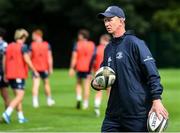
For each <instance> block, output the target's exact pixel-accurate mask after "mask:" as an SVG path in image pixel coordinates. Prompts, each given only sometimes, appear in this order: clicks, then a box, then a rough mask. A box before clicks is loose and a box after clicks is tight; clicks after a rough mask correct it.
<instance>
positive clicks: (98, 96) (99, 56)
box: [93, 34, 111, 117]
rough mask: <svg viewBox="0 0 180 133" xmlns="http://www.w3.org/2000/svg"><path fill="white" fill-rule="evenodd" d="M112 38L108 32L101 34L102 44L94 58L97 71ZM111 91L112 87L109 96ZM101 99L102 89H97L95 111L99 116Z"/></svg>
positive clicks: (108, 90)
mask: <svg viewBox="0 0 180 133" xmlns="http://www.w3.org/2000/svg"><path fill="white" fill-rule="evenodd" d="M110 39H111V37H110V35H108V34H104V35H101V37H100V41H99V43H100V44H99V45H98V46H97V50H96V57H95V60H94V65H93V68H94V71H95V72H96V71H97V70H98V69H99V68H100V65H101V63H102V61H103V57H104V49H105V47H106V45H108V43H109V41H110ZM109 92H110V88H108V89H107V94H108V96H109ZM101 100H102V91H97V92H96V95H95V100H94V111H95V113H96V116H97V117H99V116H100V110H99V108H100V105H101Z"/></svg>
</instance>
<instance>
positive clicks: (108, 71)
mask: <svg viewBox="0 0 180 133" xmlns="http://www.w3.org/2000/svg"><path fill="white" fill-rule="evenodd" d="M115 79H116V75H115V72H114V70H113V69H112V68H110V67H108V66H104V67H101V68H100V69H99V70H98V71H97V72H96V74H95V78H94V80H93V81H92V84H91V86H92V87H93V88H94V89H96V90H105V89H106V88H108V87H110V86H112V85H113V84H114V82H115Z"/></svg>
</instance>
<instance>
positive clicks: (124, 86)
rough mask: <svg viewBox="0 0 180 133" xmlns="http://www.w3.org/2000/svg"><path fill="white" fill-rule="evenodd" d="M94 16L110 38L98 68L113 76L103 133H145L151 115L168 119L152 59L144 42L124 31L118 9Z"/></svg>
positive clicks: (123, 18)
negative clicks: (109, 69) (109, 71)
mask: <svg viewBox="0 0 180 133" xmlns="http://www.w3.org/2000/svg"><path fill="white" fill-rule="evenodd" d="M97 17H98V18H99V19H101V20H103V21H104V25H105V27H106V30H107V31H108V33H109V34H111V35H112V36H113V39H112V40H111V42H110V43H109V44H108V45H107V47H106V49H105V51H104V60H103V62H102V64H101V66H109V67H111V68H112V69H113V70H114V71H115V73H116V81H115V83H114V84H113V86H112V89H111V93H110V97H109V101H108V106H107V109H106V115H105V119H104V121H103V124H102V132H125V131H128V132H135V131H139V132H140V131H141V132H142V131H143V132H146V131H147V126H146V123H147V122H146V121H147V118H148V114H150V113H151V112H155V113H156V114H157V115H158V117H160V115H162V116H164V117H165V118H168V112H167V111H166V109H165V108H164V106H163V104H162V102H161V94H162V92H163V88H162V86H161V83H160V76H159V73H158V70H157V67H156V64H155V60H154V58H153V57H152V55H151V52H150V51H149V49H148V47H147V46H146V44H145V42H144V41H143V40H141V39H139V38H137V37H136V36H135V35H133V34H132V33H131V32H130V31H126V30H125V14H124V11H123V10H122V9H121V8H119V7H118V6H110V7H108V8H107V9H106V10H105V12H104V13H99V14H98V16H97Z"/></svg>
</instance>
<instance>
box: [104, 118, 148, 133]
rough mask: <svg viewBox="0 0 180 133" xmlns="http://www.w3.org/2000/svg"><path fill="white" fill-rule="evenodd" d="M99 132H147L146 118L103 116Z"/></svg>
mask: <svg viewBox="0 0 180 133" xmlns="http://www.w3.org/2000/svg"><path fill="white" fill-rule="evenodd" d="M101 132H147V118H123V119H122V118H118V117H109V116H105V119H104V121H103V124H102V128H101Z"/></svg>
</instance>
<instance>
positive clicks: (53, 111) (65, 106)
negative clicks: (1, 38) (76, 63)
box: [0, 69, 180, 132]
mask: <svg viewBox="0 0 180 133" xmlns="http://www.w3.org/2000/svg"><path fill="white" fill-rule="evenodd" d="M160 73H161V77H162V84H163V85H164V93H163V103H164V105H165V106H166V107H167V109H168V111H169V113H170V120H169V127H168V129H167V131H180V90H179V89H180V88H179V83H180V70H178V69H176V70H173V69H167V70H165V69H163V70H161V71H160ZM50 79H51V85H52V94H53V97H54V99H55V100H56V105H55V106H53V107H51V108H50V107H47V106H46V99H45V96H44V92H43V86H41V88H40V108H38V109H34V108H32V102H31V101H32V97H31V86H32V85H31V83H32V81H31V78H29V79H28V81H27V85H26V94H25V98H24V112H25V116H26V117H27V118H28V120H29V122H28V123H26V124H18V123H17V116H16V111H14V113H13V116H12V123H11V124H10V125H6V124H0V132H2V131H10V132H11V131H16V132H19V131H26V132H28V131H36V132H38V131H77V132H78V131H100V128H101V123H102V120H103V117H104V112H105V108H106V103H107V97H106V93H105V92H104V98H103V103H102V107H101V113H102V115H101V117H99V118H96V117H95V114H94V112H93V99H94V94H95V91H94V90H91V98H90V108H89V109H88V110H86V111H84V110H76V109H75V104H76V101H75V91H74V84H75V78H69V77H68V73H67V71H66V70H56V71H55V72H54V74H53V75H52V76H51V77H50ZM9 91H10V92H11V90H10V89H9ZM0 106H1V108H0V113H2V112H3V104H2V100H1V99H0Z"/></svg>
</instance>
